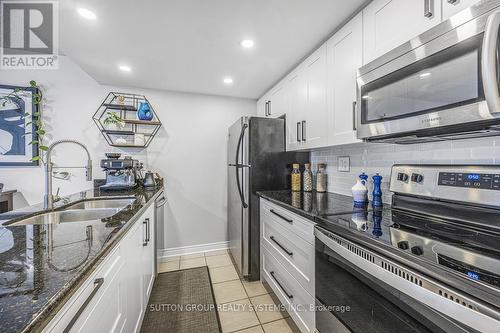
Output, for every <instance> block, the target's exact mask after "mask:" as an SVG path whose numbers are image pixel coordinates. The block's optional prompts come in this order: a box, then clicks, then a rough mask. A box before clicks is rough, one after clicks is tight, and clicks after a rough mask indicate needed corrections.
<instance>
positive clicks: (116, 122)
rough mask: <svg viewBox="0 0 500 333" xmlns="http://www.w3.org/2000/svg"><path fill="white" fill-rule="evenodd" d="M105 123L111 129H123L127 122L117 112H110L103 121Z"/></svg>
mask: <svg viewBox="0 0 500 333" xmlns="http://www.w3.org/2000/svg"><path fill="white" fill-rule="evenodd" d="M103 123H104V125H106V127H108V129H110V130H117V131H119V130H122V129H123V128H124V127H125V122H124V121H123V119H122V118H121V117H120V116H119V115H118V114H117V113H116V112H108V114H107V116H106V118H104V121H103Z"/></svg>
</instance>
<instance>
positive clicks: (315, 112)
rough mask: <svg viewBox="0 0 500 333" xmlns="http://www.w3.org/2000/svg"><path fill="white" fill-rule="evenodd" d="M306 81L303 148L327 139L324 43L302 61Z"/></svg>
mask: <svg viewBox="0 0 500 333" xmlns="http://www.w3.org/2000/svg"><path fill="white" fill-rule="evenodd" d="M304 73H305V78H306V82H307V107H306V109H305V112H306V114H305V116H304V118H303V119H302V128H301V130H302V132H303V133H302V141H303V142H304V148H316V147H321V146H324V145H325V144H326V142H327V139H328V124H327V122H326V119H327V107H326V81H327V68H326V44H323V45H322V46H321V47H320V48H319V49H317V50H316V51H315V52H314V53H313V54H311V55H310V56H309V57H308V58H307V59H306V61H305V62H304Z"/></svg>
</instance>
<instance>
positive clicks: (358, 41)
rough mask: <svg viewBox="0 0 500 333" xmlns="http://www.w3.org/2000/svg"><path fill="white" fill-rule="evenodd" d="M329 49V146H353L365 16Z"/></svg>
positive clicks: (341, 32)
mask: <svg viewBox="0 0 500 333" xmlns="http://www.w3.org/2000/svg"><path fill="white" fill-rule="evenodd" d="M326 45H327V52H326V53H327V59H328V63H327V69H328V70H327V76H328V84H327V102H328V145H339V144H346V143H354V142H358V141H359V140H357V139H356V129H355V111H356V109H355V107H356V105H355V103H356V102H355V101H356V71H357V69H358V68H359V67H361V65H362V64H363V16H362V14H361V13H359V14H358V15H356V16H355V17H354V18H353V19H352V20H351V21H349V22H348V23H347V24H346V25H345V26H344V27H342V29H340V30H339V31H338V32H337V33H335V35H333V36H332V37H331V38H330V39H329V40H328V41H327V43H326Z"/></svg>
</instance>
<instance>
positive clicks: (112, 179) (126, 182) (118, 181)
mask: <svg viewBox="0 0 500 333" xmlns="http://www.w3.org/2000/svg"><path fill="white" fill-rule="evenodd" d="M110 155H111V154H110ZM106 156H107V157H108V158H107V159H103V160H101V168H103V169H104V171H105V172H106V183H105V184H104V185H101V186H100V187H99V188H100V189H101V190H105V191H120V190H128V189H132V188H135V187H136V186H137V181H138V172H140V169H141V164H140V163H139V161H138V160H133V159H132V158H131V157H129V156H125V158H123V159H120V158H118V157H119V155H118V157H115V156H113V158H110V156H109V155H108V154H106Z"/></svg>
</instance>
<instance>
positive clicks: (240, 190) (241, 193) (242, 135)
mask: <svg viewBox="0 0 500 333" xmlns="http://www.w3.org/2000/svg"><path fill="white" fill-rule="evenodd" d="M247 128H248V124H243V127H242V128H241V133H240V138H239V140H238V146H237V147H236V161H235V164H236V168H235V171H236V186H237V187H238V193H239V194H240V200H241V205H242V206H243V208H248V204H247V203H246V202H245V196H244V195H243V191H242V189H241V183H240V172H239V170H240V169H241V165H242V164H239V163H238V157H239V156H240V148H241V143H242V142H243V138H244V137H245V130H246V129H247Z"/></svg>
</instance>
